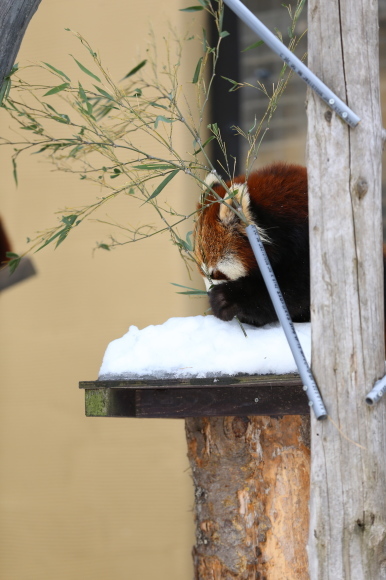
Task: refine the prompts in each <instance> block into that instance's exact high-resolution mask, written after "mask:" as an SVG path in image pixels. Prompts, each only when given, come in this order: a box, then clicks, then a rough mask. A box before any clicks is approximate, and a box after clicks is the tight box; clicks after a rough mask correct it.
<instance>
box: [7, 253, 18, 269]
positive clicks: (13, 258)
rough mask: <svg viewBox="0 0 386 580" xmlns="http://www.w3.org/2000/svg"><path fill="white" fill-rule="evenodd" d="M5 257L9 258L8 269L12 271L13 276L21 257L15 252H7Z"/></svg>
mask: <svg viewBox="0 0 386 580" xmlns="http://www.w3.org/2000/svg"><path fill="white" fill-rule="evenodd" d="M5 255H6V257H7V258H9V262H8V268H9V269H10V272H11V274H13V273H14V271H15V270H16V268H17V267H18V265H19V264H20V260H21V256H19V255H18V254H15V253H14V252H7V253H6V254H5Z"/></svg>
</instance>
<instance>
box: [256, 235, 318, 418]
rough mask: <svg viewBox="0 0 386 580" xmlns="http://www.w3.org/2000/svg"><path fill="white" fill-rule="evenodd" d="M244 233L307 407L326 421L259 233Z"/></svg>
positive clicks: (315, 387) (313, 381) (310, 373)
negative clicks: (295, 370)
mask: <svg viewBox="0 0 386 580" xmlns="http://www.w3.org/2000/svg"><path fill="white" fill-rule="evenodd" d="M245 231H246V233H247V236H248V240H249V243H250V244H251V247H252V250H253V253H254V255H255V258H256V261H257V264H258V266H259V268H260V272H261V274H262V276H263V279H264V282H265V284H266V286H267V290H268V292H269V295H270V297H271V300H272V303H273V306H274V308H275V311H276V314H277V317H278V319H279V321H280V323H281V325H282V327H283V330H284V333H285V335H286V338H287V341H288V344H289V346H290V349H291V351H292V354H293V357H294V359H295V362H296V365H297V367H298V371H299V374H300V377H301V379H302V381H303V385H304V387H303V389H304V390H305V391H306V394H307V397H308V400H309V405H310V407H312V408H313V410H314V413H315V416H316V418H317V419H326V418H327V411H326V408H325V406H324V404H323V401H322V397H321V396H320V393H319V389H318V386H317V384H316V382H315V379H314V377H313V375H312V372H311V369H310V367H309V365H308V362H307V360H306V357H305V356H304V352H303V350H302V347H301V345H300V342H299V339H298V335H297V334H296V331H295V328H294V325H293V322H292V320H291V317H290V314H289V312H288V308H287V306H286V304H285V302H284V298H283V295H282V293H281V291H280V288H279V285H278V283H277V280H276V276H275V274H274V272H273V270H272V266H271V264H270V262H269V258H268V256H267V252H266V251H265V248H264V245H263V242H262V241H261V239H260V236H259V232H258V231H257V228H256V226H254V225H253V224H250V225H249V226H247V227H246V228H245Z"/></svg>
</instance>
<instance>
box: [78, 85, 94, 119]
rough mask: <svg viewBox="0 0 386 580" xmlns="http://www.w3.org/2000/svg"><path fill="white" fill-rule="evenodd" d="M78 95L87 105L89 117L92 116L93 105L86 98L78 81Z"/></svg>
mask: <svg viewBox="0 0 386 580" xmlns="http://www.w3.org/2000/svg"><path fill="white" fill-rule="evenodd" d="M79 96H80V98H81V99H82V101H83V102H84V103H85V105H86V107H87V113H88V114H89V115H90V117H92V118H94V117H93V105H92V104H91V103H90V101H89V100H88V97H87V95H86V93H85V90H84V88H83V87H82V85H81V84H80V83H79ZM83 111H84V109H83Z"/></svg>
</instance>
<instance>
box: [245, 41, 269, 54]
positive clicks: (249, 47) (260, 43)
mask: <svg viewBox="0 0 386 580" xmlns="http://www.w3.org/2000/svg"><path fill="white" fill-rule="evenodd" d="M262 44H264V41H263V40H259V41H258V42H254V43H253V44H250V45H249V46H247V48H244V49H243V50H242V51H241V52H247V50H252V48H257V47H258V46H261V45H262Z"/></svg>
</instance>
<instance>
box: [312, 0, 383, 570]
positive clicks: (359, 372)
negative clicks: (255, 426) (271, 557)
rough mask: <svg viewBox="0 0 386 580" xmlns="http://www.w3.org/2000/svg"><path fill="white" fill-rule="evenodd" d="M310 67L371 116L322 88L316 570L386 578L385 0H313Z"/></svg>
mask: <svg viewBox="0 0 386 580" xmlns="http://www.w3.org/2000/svg"><path fill="white" fill-rule="evenodd" d="M308 10H309V28H308V38H309V50H308V54H309V57H308V58H309V66H310V68H311V70H312V71H313V72H314V73H315V74H316V75H318V76H319V77H320V78H321V79H322V80H323V81H324V82H325V83H326V84H327V86H329V87H330V88H331V89H332V90H333V91H335V92H336V94H337V95H339V96H340V97H341V98H342V99H343V100H346V102H347V104H348V106H349V107H350V108H351V109H352V110H353V111H354V112H355V113H356V114H357V115H359V116H360V117H361V119H362V120H361V123H360V124H359V125H358V126H357V127H356V128H355V129H354V130H352V129H349V128H348V127H347V126H346V125H345V123H344V122H342V121H341V120H340V119H339V118H338V117H337V116H336V115H335V114H334V113H331V111H329V110H328V108H327V106H326V105H325V104H324V103H323V102H322V101H321V100H320V99H319V98H318V97H317V96H316V95H315V94H313V93H312V92H311V91H309V95H308V173H309V205H310V248H311V302H312V307H311V310H312V369H313V373H314V376H315V378H316V381H317V383H318V385H319V388H320V390H321V392H322V396H323V399H324V402H325V404H326V407H327V411H328V413H329V416H330V419H331V420H329V421H324V422H316V421H315V420H314V418H312V421H311V500H310V528H309V563H310V575H311V580H317V579H318V580H322V579H323V580H327V579H329V580H343V579H344V580H349V579H353V580H379V579H380V578H386V542H385V538H386V493H385V489H386V459H385V458H386V455H385V451H386V449H385V439H386V401H385V400H383V401H381V402H380V403H379V404H378V405H376V406H374V407H369V406H367V405H366V404H365V395H366V394H367V392H368V391H369V390H370V389H371V388H372V386H373V385H374V382H375V381H376V380H377V379H379V378H381V377H382V376H383V375H384V372H385V364H384V360H385V356H384V354H385V353H384V342H383V328H384V322H383V320H384V318H383V300H384V299H383V291H382V288H383V264H382V225H381V224H382V220H381V152H382V124H381V114H380V95H379V54H378V5H377V2H376V0H355V2H352V1H351V0H338V1H337V2H330V1H329V0H309V2H308Z"/></svg>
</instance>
